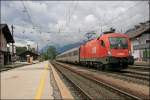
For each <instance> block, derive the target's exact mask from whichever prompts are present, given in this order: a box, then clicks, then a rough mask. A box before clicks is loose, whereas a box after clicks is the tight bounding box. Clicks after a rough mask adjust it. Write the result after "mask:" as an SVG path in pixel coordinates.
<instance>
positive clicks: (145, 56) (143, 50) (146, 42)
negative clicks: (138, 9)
mask: <svg viewBox="0 0 150 100" xmlns="http://www.w3.org/2000/svg"><path fill="white" fill-rule="evenodd" d="M149 24H150V21H146V22H143V23H140V24H139V25H135V28H133V29H129V30H128V31H127V32H126V34H127V35H128V36H129V37H130V40H131V49H132V55H133V56H134V58H135V60H138V61H149V60H150V25H149Z"/></svg>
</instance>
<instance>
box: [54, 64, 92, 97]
mask: <svg viewBox="0 0 150 100" xmlns="http://www.w3.org/2000/svg"><path fill="white" fill-rule="evenodd" d="M53 66H54V67H55V68H56V70H57V71H59V72H60V73H61V74H62V75H63V77H65V79H67V80H68V81H69V82H70V83H71V84H73V86H75V87H76V89H77V90H79V91H80V92H81V93H82V94H83V95H84V96H86V99H87V100H88V99H89V100H92V97H91V96H90V95H89V94H87V93H86V92H85V91H84V90H83V89H82V88H81V87H80V86H79V85H77V84H75V83H74V82H73V81H72V80H71V79H69V78H68V77H67V76H66V75H65V74H64V73H63V71H62V70H60V69H59V68H57V67H56V66H55V64H53Z"/></svg>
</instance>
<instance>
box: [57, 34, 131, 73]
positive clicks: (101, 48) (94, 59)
mask: <svg viewBox="0 0 150 100" xmlns="http://www.w3.org/2000/svg"><path fill="white" fill-rule="evenodd" d="M56 60H58V61H63V62H69V63H79V64H83V65H87V66H89V65H91V66H96V67H98V68H101V69H105V68H111V69H119V70H120V69H124V68H127V66H128V64H133V63H134V59H133V56H132V55H131V43H130V41H129V38H128V36H127V35H125V34H121V33H109V34H103V35H101V36H100V37H98V38H96V39H93V40H90V41H88V42H86V43H85V44H82V45H81V46H80V47H79V48H73V49H71V50H68V51H66V52H64V53H62V54H60V55H58V56H57V57H56Z"/></svg>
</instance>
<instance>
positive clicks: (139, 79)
mask: <svg viewBox="0 0 150 100" xmlns="http://www.w3.org/2000/svg"><path fill="white" fill-rule="evenodd" d="M68 65H70V66H75V67H80V68H82V69H86V70H89V71H91V72H94V73H99V74H104V75H107V76H110V77H113V78H118V79H121V80H125V81H129V82H133V83H136V84H141V85H147V86H149V80H150V76H149V73H148V72H146V74H145V73H144V72H139V71H138V72H137V71H135V70H130V69H129V70H124V71H118V72H115V71H110V70H107V71H101V70H97V68H88V67H85V66H80V65H72V64H68Z"/></svg>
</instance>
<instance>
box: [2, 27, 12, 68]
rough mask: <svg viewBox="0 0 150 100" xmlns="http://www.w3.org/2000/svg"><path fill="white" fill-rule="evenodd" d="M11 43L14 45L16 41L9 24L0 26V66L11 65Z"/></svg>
mask: <svg viewBox="0 0 150 100" xmlns="http://www.w3.org/2000/svg"><path fill="white" fill-rule="evenodd" d="M10 43H14V39H13V37H12V35H11V32H10V30H9V28H8V25H7V24H0V66H4V65H7V64H10V63H11V54H10V52H9V48H8V47H9V46H10Z"/></svg>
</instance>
